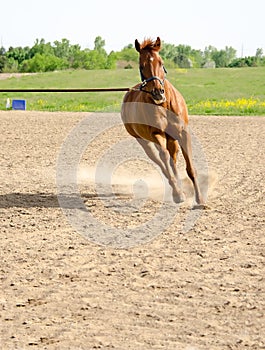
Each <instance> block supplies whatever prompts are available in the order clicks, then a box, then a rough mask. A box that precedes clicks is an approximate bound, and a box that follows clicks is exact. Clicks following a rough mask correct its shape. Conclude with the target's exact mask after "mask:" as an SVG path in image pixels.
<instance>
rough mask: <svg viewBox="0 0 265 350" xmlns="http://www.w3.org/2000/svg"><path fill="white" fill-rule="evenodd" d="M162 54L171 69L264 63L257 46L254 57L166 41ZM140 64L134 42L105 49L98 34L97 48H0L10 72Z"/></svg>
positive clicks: (1, 62) (40, 44)
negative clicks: (115, 49) (117, 47)
mask: <svg viewBox="0 0 265 350" xmlns="http://www.w3.org/2000/svg"><path fill="white" fill-rule="evenodd" d="M160 53H161V56H162V58H163V59H164V61H165V65H166V66H167V67H169V68H175V67H179V68H192V67H194V68H201V67H205V68H215V67H217V68H218V67H247V66H248V67H256V66H265V56H264V55H263V51H262V49H257V51H256V55H255V56H249V57H244V58H237V57H236V50H235V49H234V48H232V47H228V46H227V47H225V49H222V50H218V49H217V48H215V47H214V46H208V47H206V48H205V49H204V50H203V51H202V50H195V49H192V48H191V47H190V46H188V45H173V44H168V43H163V46H162V50H161V52H160ZM137 65H138V53H137V52H136V50H135V49H134V46H133V45H132V44H129V45H127V46H125V47H124V48H123V49H122V50H121V51H118V52H114V51H112V52H110V53H109V54H108V53H107V52H106V50H105V40H104V39H102V37H100V36H97V37H96V38H95V41H94V48H93V49H92V50H91V49H87V48H86V49H81V46H80V45H78V44H74V45H72V44H71V43H70V41H69V40H68V39H62V40H61V41H58V40H56V41H54V42H53V43H50V42H47V43H46V42H45V40H44V39H40V40H39V39H36V41H35V43H34V45H33V46H32V47H28V46H26V47H9V49H8V50H6V49H5V48H4V47H1V48H0V73H1V72H2V73H5V72H6V73H7V72H22V73H28V72H48V71H54V70H62V69H115V68H117V66H118V67H123V68H133V67H135V66H137Z"/></svg>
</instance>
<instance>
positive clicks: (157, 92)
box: [150, 88, 166, 105]
mask: <svg viewBox="0 0 265 350" xmlns="http://www.w3.org/2000/svg"><path fill="white" fill-rule="evenodd" d="M150 93H151V96H152V98H153V101H154V102H155V104H157V105H160V104H162V103H164V102H166V96H165V90H164V89H157V88H156V89H154V90H152V91H151V92H150Z"/></svg>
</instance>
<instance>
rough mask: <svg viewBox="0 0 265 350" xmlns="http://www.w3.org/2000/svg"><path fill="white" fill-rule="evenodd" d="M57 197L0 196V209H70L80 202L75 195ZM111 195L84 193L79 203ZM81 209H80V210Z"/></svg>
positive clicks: (18, 194) (51, 194)
mask: <svg viewBox="0 0 265 350" xmlns="http://www.w3.org/2000/svg"><path fill="white" fill-rule="evenodd" d="M59 196H60V199H61V200H60V201H59V199H58V195H57V194H55V193H18V192H14V193H7V194H2V195H0V208H1V209H8V208H62V209H72V208H73V203H76V199H79V200H80V196H79V195H77V194H69V195H65V194H64V195H59ZM112 196H113V194H109V195H108V194H98V193H85V194H82V196H81V201H87V200H89V199H95V198H99V197H112ZM80 209H81V208H80Z"/></svg>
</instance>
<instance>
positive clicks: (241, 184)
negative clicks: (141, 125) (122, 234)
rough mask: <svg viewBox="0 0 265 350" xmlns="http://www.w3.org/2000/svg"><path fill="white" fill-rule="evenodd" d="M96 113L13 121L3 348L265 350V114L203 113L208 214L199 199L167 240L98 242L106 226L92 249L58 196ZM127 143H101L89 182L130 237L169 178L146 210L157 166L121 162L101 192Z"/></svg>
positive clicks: (5, 129) (198, 124)
mask: <svg viewBox="0 0 265 350" xmlns="http://www.w3.org/2000/svg"><path fill="white" fill-rule="evenodd" d="M87 116H89V113H48V112H28V111H0V133H1V139H0V159H1V168H0V175H1V184H0V186H1V192H0V223H1V226H0V230H1V241H0V244H1V247H0V260H1V265H0V278H1V291H0V310H1V312H0V332H1V333H0V348H1V350H2V349H3V350H7V349H8V350H9V349H10V350H13V349H49V350H50V349H58V350H63V349H85V350H86V349H121V350H127V349H134V350H136V349H137V350H138V349H143V350H149V349H165V350H171V349H172V350H178V349H179V350H217V349H218V350H230V349H233V350H234V349H240V350H242V349H265V176H264V175H265V144H264V140H265V118H264V117H216V116H214V117H211V116H207V117H206V116H191V117H190V125H191V128H192V130H193V132H194V133H195V134H196V137H197V138H198V139H199V142H200V144H201V146H202V148H203V152H204V154H205V157H206V158H207V164H208V172H209V190H208V201H207V204H208V209H207V210H199V211H194V210H192V209H191V196H190V195H189V196H188V200H187V202H186V203H184V204H183V205H181V206H180V208H179V209H178V211H177V214H176V215H175V217H174V218H173V222H171V223H169V224H168V227H166V228H165V229H164V230H163V232H161V233H159V234H156V235H154V237H151V238H150V239H149V240H147V241H144V240H143V241H142V243H137V244H135V245H133V244H132V245H131V246H130V247H127V248H126V247H124V248H120V247H118V246H115V244H112V242H111V238H109V237H108V242H106V245H104V244H101V245H99V244H97V242H96V241H97V239H100V238H101V237H97V231H96V229H97V228H96V227H95V226H94V227H92V226H91V230H92V231H93V230H94V231H93V237H92V239H87V238H85V237H84V236H83V235H82V234H80V233H78V232H77V231H76V229H75V228H74V227H73V225H71V223H70V222H69V221H68V220H67V218H66V216H65V215H64V211H63V210H62V209H61V207H60V205H59V202H58V199H57V191H58V189H57V185H56V173H57V159H58V154H59V151H60V149H61V147H62V145H63V144H64V141H65V139H66V137H67V136H68V135H69V133H70V132H71V130H72V129H73V128H74V127H75V126H76V125H78V123H79V122H80V121H82V120H83V119H84V118H86V117H87ZM117 116H118V115H116V117H117ZM109 117H110V118H112V117H113V116H112V115H111V114H110V116H109ZM90 130H91V133H94V135H96V128H95V126H94V127H93V118H92V117H91V125H90V126H89V128H86V130H84V133H89V132H90ZM126 137H128V138H129V136H127V134H126V132H125V130H124V128H123V127H122V126H121V125H116V126H115V127H114V129H111V128H109V127H108V128H106V130H105V132H104V133H102V134H101V135H97V136H96V137H94V138H93V139H92V140H90V144H89V145H88V147H87V149H86V151H85V152H84V154H82V159H81V160H80V164H82V166H81V168H80V171H79V174H78V181H79V188H80V193H81V195H82V199H83V201H84V205H85V207H86V208H87V210H88V211H89V213H91V214H92V215H93V216H94V217H95V218H96V220H97V221H98V222H104V223H105V224H106V225H108V226H109V227H118V228H119V229H123V230H126V228H128V227H137V225H139V224H140V225H141V224H143V223H144V222H145V221H146V220H149V219H150V217H152V215H153V214H154V213H155V212H156V210H157V207H158V206H159V203H160V192H159V188H156V186H155V184H154V183H155V182H156V180H155V177H152V178H151V180H152V181H151V185H150V190H149V197H150V198H148V199H147V200H146V202H145V204H144V205H141V206H139V207H137V206H135V203H134V202H132V200H133V198H135V197H134V196H137V194H141V186H142V184H141V183H139V181H138V182H137V184H136V185H137V186H138V187H137V186H136V187H135V188H136V189H137V191H138V192H137V191H136V192H137V193H136V194H135V193H134V192H133V190H132V188H133V186H131V185H130V177H132V178H133V176H135V173H137V172H139V173H140V175H141V174H142V175H143V176H145V175H146V173H148V172H149V171H150V173H151V170H150V169H153V168H152V167H151V168H150V169H149V168H148V167H149V165H148V163H147V161H146V162H145V161H143V160H139V161H137V159H135V160H131V161H130V162H129V163H128V164H125V165H124V164H123V163H122V164H121V168H122V166H123V168H124V169H122V170H121V173H120V174H119V173H118V171H117V172H116V173H115V174H114V175H113V176H114V177H115V181H114V184H113V186H112V188H113V193H112V195H111V194H109V195H108V194H106V190H102V188H100V191H101V192H100V193H99V188H96V187H95V184H94V182H93V176H92V175H91V169H95V167H96V165H97V162H98V159H99V158H100V157H102V154H104V152H105V151H106V150H107V149H108V148H110V147H111V146H112V145H114V144H115V143H119V140H120V139H122V138H124V139H126ZM130 140H132V139H131V138H130ZM132 142H134V140H132ZM77 146H78V142H77ZM132 147H134V146H132ZM114 154H115V152H114ZM131 156H132V158H133V157H134V149H133V148H132V152H131ZM113 161H114V162H115V159H114V160H113ZM179 162H180V167H183V164H182V163H183V160H182V159H181V157H180V160H179ZM115 171H116V170H115ZM121 174H123V175H121ZM182 174H183V172H182ZM204 176H205V174H204ZM134 180H135V179H134ZM135 181H136V180H135ZM146 181H148V180H146ZM183 186H184V189H185V188H186V190H189V188H190V186H189V181H188V180H187V179H185V178H184V179H183ZM139 188H140V190H139ZM142 188H143V191H146V185H145V184H144V185H143V186H142ZM102 191H103V192H102ZM104 191H105V192H104ZM130 205H131V207H133V210H131V211H129V212H128V213H127V214H126V211H125V210H124V209H125V207H126V206H128V207H129V206H130ZM170 206H171V207H172V204H170ZM126 208H127V207H126ZM64 209H65V208H64ZM68 209H69V208H68ZM120 209H122V210H123V212H122V214H121V212H120ZM77 210H78V209H77ZM193 213H195V214H193ZM189 215H197V219H196V222H194V224H192V225H191V227H190V229H189V230H187V231H186V232H184V231H183V230H182V228H183V222H185V218H187V217H189ZM92 231H91V232H92ZM127 238H128V237H127ZM94 239H95V241H93V240H94ZM126 242H127V241H126Z"/></svg>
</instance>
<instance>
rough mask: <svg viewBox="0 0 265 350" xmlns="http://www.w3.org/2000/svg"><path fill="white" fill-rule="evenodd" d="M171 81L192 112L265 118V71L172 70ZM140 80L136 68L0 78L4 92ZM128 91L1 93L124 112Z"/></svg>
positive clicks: (58, 105) (43, 106)
mask: <svg viewBox="0 0 265 350" xmlns="http://www.w3.org/2000/svg"><path fill="white" fill-rule="evenodd" d="M167 78H168V79H169V80H170V81H171V82H172V84H173V85H175V87H176V88H177V89H178V90H179V91H180V92H181V93H182V94H183V96H184V97H185V99H186V102H187V105H188V108H189V113H190V114H219V115H265V67H259V68H234V69H228V68H224V69H221V68H219V69H190V70H184V69H169V72H168V75H167ZM139 80H140V78H139V72H138V70H137V69H131V70H95V71H81V70H79V71H59V72H51V73H40V74H36V75H32V76H23V77H20V78H9V79H7V80H0V88H1V89H4V88H9V89H12V88H21V89H23V88H104V87H108V88H110V87H131V86H133V85H135V84H136V83H138V82H139ZM123 96H124V92H100V93H24V94H23V93H12V94H10V93H0V109H2V110H4V109H5V108H6V99H7V98H8V97H9V98H10V99H26V100H27V109H28V110H41V111H92V112H93V111H103V110H106V108H107V109H108V110H110V111H119V110H120V106H121V102H122V98H123Z"/></svg>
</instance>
